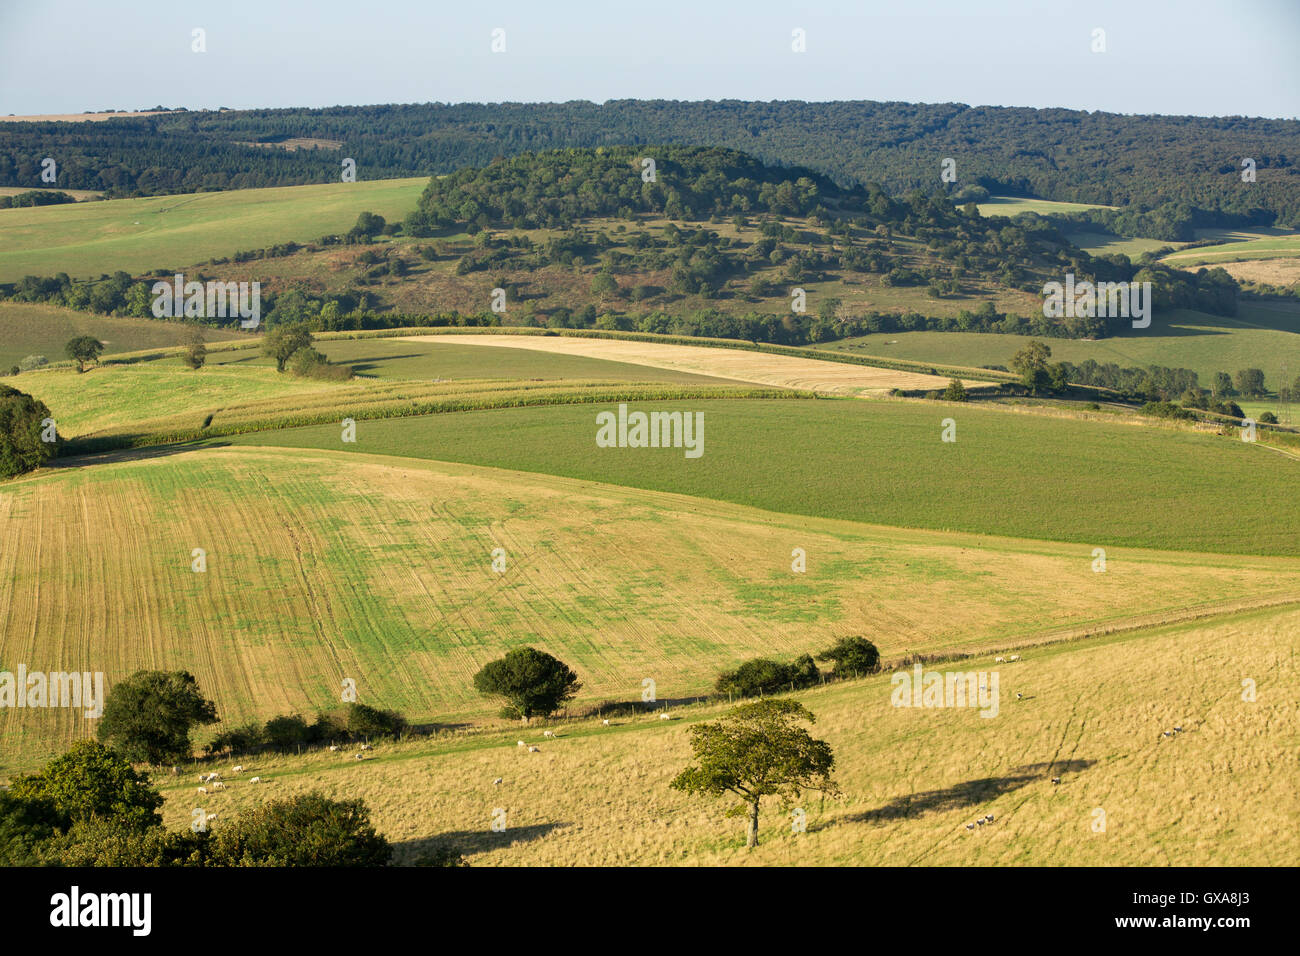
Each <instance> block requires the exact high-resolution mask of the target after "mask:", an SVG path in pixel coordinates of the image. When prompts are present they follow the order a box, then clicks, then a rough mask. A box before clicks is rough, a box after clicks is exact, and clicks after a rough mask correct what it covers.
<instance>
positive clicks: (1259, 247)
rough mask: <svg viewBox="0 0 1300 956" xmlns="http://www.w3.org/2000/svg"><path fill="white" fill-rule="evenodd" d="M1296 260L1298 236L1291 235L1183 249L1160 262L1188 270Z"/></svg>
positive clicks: (1299, 237) (1299, 244) (1298, 252)
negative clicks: (1267, 260) (1197, 267)
mask: <svg viewBox="0 0 1300 956" xmlns="http://www.w3.org/2000/svg"><path fill="white" fill-rule="evenodd" d="M1295 256H1300V235H1296V234H1292V235H1288V236H1282V237H1275V238H1268V239H1246V240H1243V241H1240V242H1228V243H1225V244H1223V245H1220V246H1198V247H1197V248H1195V249H1183V250H1181V251H1179V252H1175V253H1171V254H1170V255H1167V256H1165V257H1164V258H1163V259H1161V260H1160V261H1161V262H1164V263H1165V264H1166V265H1171V266H1177V267H1178V268H1180V269H1188V268H1191V267H1193V266H1201V265H1216V264H1219V263H1227V262H1244V261H1247V260H1252V261H1254V260H1259V259H1278V258H1291V257H1295Z"/></svg>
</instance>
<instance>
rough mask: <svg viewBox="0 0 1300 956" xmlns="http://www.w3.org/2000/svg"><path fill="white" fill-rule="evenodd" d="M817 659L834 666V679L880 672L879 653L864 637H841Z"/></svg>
mask: <svg viewBox="0 0 1300 956" xmlns="http://www.w3.org/2000/svg"><path fill="white" fill-rule="evenodd" d="M817 657H818V659H819V660H823V661H830V662H832V663H833V664H834V665H835V676H836V677H845V676H851V677H857V676H859V675H861V674H874V673H875V672H876V671H878V670H880V651H878V650H876V645H875V644H872V643H871V642H870V641H869V640H867V639H866V638H865V637H842V638H840V640H839V641H837V642H836V643H835V644H834V645H833V646H831V647H829V648H827V649H826V650H824V651H822V652H821V653H820V654H818V655H817Z"/></svg>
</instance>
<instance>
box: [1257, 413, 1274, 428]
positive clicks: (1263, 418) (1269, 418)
mask: <svg viewBox="0 0 1300 956" xmlns="http://www.w3.org/2000/svg"><path fill="white" fill-rule="evenodd" d="M1258 421H1259V423H1260V424H1261V425H1276V424H1277V416H1276V415H1274V414H1273V413H1272V412H1260V413H1259V419H1258Z"/></svg>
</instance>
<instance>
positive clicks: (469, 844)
mask: <svg viewBox="0 0 1300 956" xmlns="http://www.w3.org/2000/svg"><path fill="white" fill-rule="evenodd" d="M567 826H569V824H567V823H534V824H530V825H529V826H523V827H512V826H507V827H506V829H504V830H502V831H501V832H500V833H494V832H493V831H492V830H490V829H488V828H487V827H486V826H485V827H484V828H483V829H482V830H453V831H451V832H450V833H440V834H438V835H437V836H434V837H421V838H420V839H418V840H402V841H400V842H397V843H394V844H393V849H394V851H395V852H394V854H393V855H394V856H395V857H396V858H398V859H401V860H408V861H415V860H418V859H419V858H420V857H421V856H423V855H424V854H426V853H433V852H435V851H437V850H440V849H443V848H445V847H455V848H456V849H457V850H459V851H460V852H461V853H464V854H470V853H487V852H489V851H490V850H499V849H501V848H502V847H508V846H513V845H514V844H516V843H531V842H532V841H533V840H540V839H541V838H542V837H544V836H546V835H547V834H549V833H552V832H553V831H555V830H558V829H560V828H561V827H567Z"/></svg>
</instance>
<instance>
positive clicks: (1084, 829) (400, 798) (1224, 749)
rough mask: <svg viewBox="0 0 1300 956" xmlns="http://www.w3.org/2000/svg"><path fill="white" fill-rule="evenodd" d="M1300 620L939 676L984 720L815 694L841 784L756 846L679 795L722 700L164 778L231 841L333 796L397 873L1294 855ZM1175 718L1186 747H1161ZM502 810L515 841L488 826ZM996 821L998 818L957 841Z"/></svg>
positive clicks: (1155, 635) (885, 686) (769, 817)
mask: <svg viewBox="0 0 1300 956" xmlns="http://www.w3.org/2000/svg"><path fill="white" fill-rule="evenodd" d="M1297 628H1300V612H1297V611H1295V610H1291V611H1285V612H1276V611H1275V612H1271V613H1269V612H1256V613H1254V614H1250V615H1243V616H1240V617H1237V618H1232V619H1225V620H1222V621H1220V622H1217V623H1215V624H1213V625H1206V626H1197V627H1187V626H1183V627H1175V628H1167V629H1164V630H1157V631H1149V632H1140V633H1134V634H1129V635H1125V636H1123V637H1118V636H1117V637H1110V638H1096V639H1093V640H1089V641H1083V642H1077V643H1072V644H1063V645H1054V646H1052V647H1050V648H1039V649H1035V650H1031V651H1027V652H1026V653H1025V654H1024V655H1023V659H1022V660H1021V661H1020V662H1018V663H1014V664H994V663H993V661H992V658H990V657H984V658H982V659H979V660H976V661H968V662H965V663H963V664H961V665H947V666H945V667H944V668H943V669H955V668H956V667H963V668H969V669H978V670H980V671H987V670H990V669H993V668H996V670H997V671H998V673H999V678H1000V680H999V697H1000V707H999V712H998V715H997V716H996V717H993V718H984V717H981V716H979V713H978V711H976V710H973V709H948V710H940V709H919V708H917V709H913V708H902V707H894V706H891V703H890V697H891V695H890V690H891V687H890V676H889V675H888V674H885V675H881V676H878V677H874V678H868V679H864V680H861V681H854V682H849V683H845V684H840V685H830V686H828V687H825V688H819V689H815V690H812V691H808V692H802V693H800V694H798V695H797V696H798V698H799V699H800V700H801V701H802V702H803V703H805V704H806V705H807V706H808V707H809V708H810V709H811V710H812V711H813V712H814V714H815V715H816V716H817V717H818V721H817V723H816V724H815V725H814V726H813V727H812V728H811V730H812V732H813V734H814V736H817V737H821V738H823V739H825V740H827V741H828V742H829V743H830V744H831V745H832V747H833V748H834V752H835V755H836V777H837V780H838V782H839V785H840V787H841V790H842V791H843V794H842V797H841V798H840V799H828V800H825V801H823V800H821V799H820V798H819V797H818V796H816V795H806V796H805V797H804V799H802V800H801V801H799V806H800V807H801V808H802V809H803V810H804V811H805V814H806V821H807V831H806V832H804V833H801V834H795V833H793V832H792V826H791V821H792V815H791V813H790V812H789V811H788V810H786V811H783V810H782V809H781V808H780V807H779V805H778V804H777V803H776V802H774V801H773V802H770V803H768V804H767V805H766V806H765V812H764V817H763V819H762V821H761V823H762V826H761V841H762V842H761V845H760V846H759V847H758V848H757V849H756V850H753V851H746V850H745V849H744V848H743V822H742V821H740V820H737V819H725V818H724V817H723V812H724V810H725V808H726V806H727V804H726V803H725V802H723V801H713V800H710V799H706V798H694V797H687V796H684V795H682V794H679V793H677V792H676V791H673V790H670V789H669V788H668V783H669V781H670V780H671V779H672V778H673V776H674V775H675V774H676V773H677V772H678V771H679V770H680V769H681V768H682V767H684V766H685V765H686V764H687V763H688V762H689V759H690V748H689V742H688V740H689V729H688V728H689V726H690V725H691V723H693V722H694V721H696V720H701V719H706V718H707V719H711V718H714V717H716V716H718V715H719V714H720V713H721V712H722V711H723V710H725V706H724V707H702V706H691V707H684V708H680V709H676V710H675V711H673V712H674V713H676V714H677V715H678V716H679V718H680V719H677V720H673V721H667V722H661V721H659V720H657V719H654V718H653V717H637V718H621V719H616V720H614V721H612V724H613V726H611V727H603V726H601V725H600V722H599V721H597V720H588V721H578V722H572V723H563V724H556V725H549V726H552V727H553V728H554V729H556V730H557V731H558V732H559V734H560V736H559V738H558V739H554V740H549V739H546V738H544V737H543V736H542V731H543V726H540V725H538V726H534V727H530V728H527V729H522V730H521V729H517V728H516V729H512V730H509V731H506V732H503V733H497V734H489V735H484V736H478V737H465V736H459V737H458V736H448V737H444V738H442V739H441V740H432V739H427V738H426V739H424V740H420V741H413V742H406V743H401V744H379V745H378V746H376V748H375V749H374V750H373V751H372V752H370V754H368V756H367V759H365V760H363V761H356V760H355V759H354V756H353V753H351V752H350V751H348V750H347V749H345V750H343V751H341V752H339V753H333V754H331V753H328V752H316V753H313V754H309V755H305V756H302V757H266V758H251V759H242V758H241V759H240V760H239V761H238V762H240V763H242V764H245V765H246V766H247V768H248V769H247V770H246V771H245V773H244V774H242V775H233V774H231V773H229V769H230V768H229V764H231V763H234V762H235V761H221V762H219V763H216V764H213V765H212V766H213V767H217V768H219V769H221V770H223V771H224V772H225V773H224V776H225V778H226V780H227V784H228V789H227V790H226V791H223V792H221V793H220V794H212V795H209V796H206V797H202V798H199V797H198V795H197V794H196V793H195V792H194V789H193V788H194V786H195V785H194V784H193V783H192V781H191V782H188V783H172V778H171V777H170V776H169V777H167V778H165V779H163V780H161V781H160V782H161V783H162V784H164V786H165V792H166V794H167V805H166V808H165V817H166V820H167V823H168V825H169V826H173V827H179V826H184V825H187V824H188V823H189V821H190V820H191V819H192V817H191V814H192V812H193V810H194V808H195V807H196V806H202V807H203V809H204V810H205V811H206V812H216V813H217V814H218V818H217V820H216V821H214V822H213V824H212V825H213V826H214V827H219V826H221V818H222V817H223V816H224V817H226V818H229V817H231V816H233V815H234V814H235V813H236V812H237V811H238V810H239V809H240V808H241V807H246V806H249V805H251V804H253V803H254V802H256V801H261V800H268V799H272V798H274V797H284V796H288V795H291V794H297V793H303V792H306V791H309V790H312V789H319V790H322V791H323V792H325V793H327V794H328V795H330V796H332V797H335V798H349V799H351V798H360V799H363V800H364V801H366V803H367V804H368V805H369V806H370V808H371V810H372V819H373V822H374V823H375V825H376V827H377V829H378V830H379V831H380V832H381V833H383V834H384V835H385V836H386V837H387V838H388V839H389V840H391V841H393V842H394V843H395V844H397V847H398V852H397V860H398V861H399V862H411V861H413V860H414V859H416V858H417V857H418V856H419V854H420V853H422V852H424V851H425V850H427V849H428V848H429V847H430V846H432V845H434V844H437V843H440V842H449V843H453V844H456V845H457V846H459V847H460V848H461V849H462V851H463V852H465V853H466V855H467V857H468V859H469V861H470V862H471V864H472V865H626V864H650V865H713V864H727V865H735V864H767V865H792V864H803V865H827V864H833V865H845V864H848V865H890V866H895V865H897V866H901V865H917V864H921V865H947V866H955V865H977V866H987V865H1040V866H1067V865H1084V866H1088V865H1109V866H1165V865H1211V866H1214V865H1294V864H1295V863H1296V861H1297V859H1300V831H1298V830H1297V828H1296V826H1295V822H1296V819H1297V814H1300V797H1298V796H1297V794H1296V790H1295V780H1296V775H1297V770H1300V767H1298V766H1297V745H1298V744H1300V739H1298V738H1297V729H1296V728H1297V725H1296V719H1297V716H1300V714H1298V713H1297V710H1298V706H1297V702H1296V697H1295V694H1294V693H1293V690H1292V689H1293V688H1294V686H1295V681H1296V679H1297V676H1300V675H1297V672H1296V650H1295V640H1294V635H1295V633H1296V630H1297ZM1245 681H1253V682H1254V694H1255V696H1254V699H1253V700H1246V699H1244V697H1245V696H1248V695H1247V692H1246V690H1245V689H1244V686H1243V682H1245ZM1016 693H1022V694H1023V695H1024V696H1023V699H1022V700H1019V701H1017V700H1016V699H1015V694H1016ZM1174 726H1181V727H1182V728H1183V733H1181V734H1179V735H1177V736H1175V737H1172V738H1166V737H1163V736H1162V733H1163V732H1164V731H1166V730H1169V729H1171V728H1172V727H1174ZM516 739H524V740H526V741H528V742H529V743H533V744H535V745H537V746H538V747H539V748H540V749H539V752H537V753H528V752H526V751H522V750H520V749H519V748H518V747H517V746H516V743H515V741H516ZM253 774H257V775H261V776H262V778H263V781H264V782H263V783H262V784H258V785H250V784H248V783H247V782H246V781H247V778H248V777H249V776H250V775H253ZM497 777H501V778H502V784H501V785H500V786H494V785H493V783H492V781H493V780H494V779H496V778H497ZM1053 777H1059V778H1060V780H1061V782H1060V784H1059V785H1054V784H1053V783H1052V782H1051V779H1052V778H1053ZM186 779H190V775H189V774H187V775H186ZM196 799H201V800H203V801H204V802H203V803H202V804H199V803H196V802H195V801H196ZM502 811H503V812H504V819H505V824H506V829H505V831H504V832H500V833H496V832H492V830H491V824H492V821H493V819H494V815H495V817H496V818H497V819H500V817H501V812H502ZM985 814H993V816H994V820H993V822H992V823H990V824H987V825H985V826H982V827H979V828H977V829H975V830H973V831H967V830H966V829H965V825H966V824H967V823H970V822H972V821H973V820H974V819H975V818H977V817H982V816H983V815H985Z"/></svg>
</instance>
